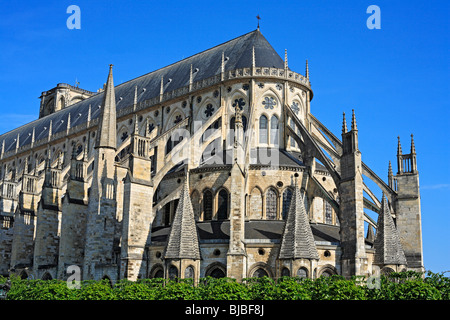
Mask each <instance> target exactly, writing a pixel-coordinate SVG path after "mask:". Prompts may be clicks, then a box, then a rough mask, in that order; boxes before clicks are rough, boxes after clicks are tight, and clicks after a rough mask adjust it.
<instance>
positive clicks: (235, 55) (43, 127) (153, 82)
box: [0, 30, 284, 152]
mask: <svg viewBox="0 0 450 320" xmlns="http://www.w3.org/2000/svg"><path fill="white" fill-rule="evenodd" d="M253 47H254V48H255V66H256V67H275V68H284V61H283V59H282V58H281V57H280V56H279V55H278V54H277V52H276V51H275V50H274V49H273V48H272V46H271V45H270V43H269V42H268V41H267V40H266V38H265V37H264V36H263V35H262V34H261V32H260V31H259V30H255V31H252V32H249V33H247V34H244V35H242V36H240V37H237V38H235V39H232V40H230V41H227V42H225V43H223V44H220V45H218V46H215V47H213V48H210V49H208V50H205V51H203V52H200V53H198V54H195V55H193V56H191V57H188V58H186V59H183V60H181V61H178V62H175V63H173V64H171V65H169V66H166V67H164V68H161V69H158V70H156V71H153V72H150V73H147V74H145V75H143V76H140V77H138V78H135V79H132V80H130V81H127V82H125V83H122V84H119V85H117V86H116V87H115V96H116V110H117V114H119V111H120V110H121V109H123V108H125V107H128V106H130V105H132V104H133V102H134V95H135V87H136V86H137V88H138V90H137V92H138V96H137V103H140V102H142V101H145V100H148V99H151V98H155V97H158V96H159V94H160V88H161V78H164V92H169V91H172V90H175V89H178V88H182V87H184V86H187V85H189V79H190V69H191V65H192V68H193V70H194V71H195V72H194V73H193V81H194V82H195V81H199V80H203V79H207V78H209V77H212V76H214V75H217V74H220V73H221V65H222V53H223V54H224V56H225V59H226V61H225V72H227V71H229V70H235V69H239V68H244V67H251V66H252V51H253ZM169 79H171V81H170V80H169ZM144 89H145V90H144ZM103 95H104V92H101V93H98V94H96V95H94V96H92V97H90V98H87V99H85V100H83V101H80V102H78V103H76V104H74V105H72V106H69V107H67V108H65V109H63V110H60V111H58V112H55V113H52V114H50V115H48V116H46V117H43V118H41V119H38V120H35V121H33V122H30V123H28V124H25V125H23V126H21V127H19V128H16V129H14V130H12V131H9V132H7V133H5V134H3V135H1V136H0V144H1V143H2V142H3V141H5V149H4V151H5V152H7V151H10V150H14V149H15V148H16V139H17V135H18V134H19V135H20V138H19V147H22V146H24V145H27V144H30V143H31V139H32V138H31V137H32V132H33V128H35V141H37V140H39V139H42V138H46V137H48V132H49V128H50V123H52V134H56V133H58V132H61V131H64V130H66V129H67V123H68V121H67V119H68V115H69V113H70V120H71V123H70V126H71V127H74V126H77V125H80V124H83V123H86V122H87V119H88V110H89V105H91V120H94V119H97V118H98V117H99V116H100V109H99V106H101V104H102V100H103Z"/></svg>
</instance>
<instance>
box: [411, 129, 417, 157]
mask: <svg viewBox="0 0 450 320" xmlns="http://www.w3.org/2000/svg"><path fill="white" fill-rule="evenodd" d="M411 154H416V146H415V145H414V135H413V134H412V133H411Z"/></svg>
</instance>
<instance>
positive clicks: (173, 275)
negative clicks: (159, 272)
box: [169, 266, 178, 280]
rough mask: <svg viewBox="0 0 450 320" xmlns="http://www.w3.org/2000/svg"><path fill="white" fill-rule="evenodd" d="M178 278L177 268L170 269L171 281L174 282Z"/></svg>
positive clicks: (171, 267)
mask: <svg viewBox="0 0 450 320" xmlns="http://www.w3.org/2000/svg"><path fill="white" fill-rule="evenodd" d="M176 278H178V269H177V267H175V266H170V267H169V279H171V280H173V279H176Z"/></svg>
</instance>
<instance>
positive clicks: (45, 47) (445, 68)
mask: <svg viewBox="0 0 450 320" xmlns="http://www.w3.org/2000/svg"><path fill="white" fill-rule="evenodd" d="M72 4H74V5H78V6H79V7H80V9H81V29H80V30H69V29H68V28H67V26H66V20H67V18H69V16H70V14H67V13H66V10H67V7H68V6H69V5H72ZM372 4H375V5H378V6H379V7H380V9H381V29H379V30H376V29H374V30H369V29H368V28H367V27H366V20H367V18H368V17H369V16H370V15H369V14H367V13H366V9H367V7H368V6H369V5H372ZM449 9H450V2H449V1H379V0H373V1H312V0H311V1H309V0H308V1H300V0H296V1H281V0H278V1H263V0H259V1H247V0H246V1H242V0H240V1H167V0H165V1H100V0H99V1H80V0H71V1H61V0H58V1H45V2H44V1H2V2H1V8H0V10H1V12H0V112H1V113H0V114H1V116H0V132H1V133H3V132H6V131H9V130H11V129H13V128H15V127H17V126H19V125H22V124H25V123H27V122H29V121H31V120H33V119H36V118H37V116H38V112H39V100H38V97H39V96H40V94H41V92H42V91H44V90H48V89H50V88H53V87H54V86H55V85H56V84H57V83H60V82H65V83H69V84H75V81H76V79H77V80H78V81H79V82H80V87H82V88H84V89H87V90H91V91H96V90H97V89H98V88H100V87H102V85H103V83H104V82H105V81H106V76H107V72H108V64H110V63H112V64H114V65H115V67H114V80H115V84H116V85H117V84H119V83H121V82H125V81H127V80H130V79H132V78H135V77H138V76H140V75H142V74H145V73H147V72H150V71H153V70H155V69H158V68H161V67H164V66H166V65H168V64H171V63H173V62H176V61H178V60H180V59H182V58H186V57H188V56H190V55H193V54H195V53H197V52H200V51H203V50H205V49H208V48H210V47H212V46H215V45H218V44H220V43H223V42H225V41H228V40H230V39H233V38H235V37H238V36H240V35H242V34H244V33H247V32H249V31H252V30H254V29H256V24H257V20H256V15H257V14H259V15H260V16H261V18H262V19H261V22H260V24H261V32H262V33H263V35H264V36H265V37H266V38H267V39H268V41H269V42H270V43H271V44H272V46H273V47H274V48H275V50H277V52H278V53H279V54H280V55H281V56H283V55H284V49H287V50H288V56H289V67H290V68H291V69H292V70H294V71H297V72H300V73H303V72H304V70H305V60H306V59H308V60H309V67H310V78H311V82H312V88H313V90H314V99H313V101H312V103H311V109H312V113H313V114H314V115H315V116H316V117H317V118H318V119H319V120H320V121H322V123H324V124H325V125H326V126H327V127H328V128H329V129H330V130H332V131H333V132H334V134H335V135H337V136H338V137H339V136H340V133H341V124H342V112H344V111H345V112H346V113H347V114H348V115H350V114H351V110H352V109H355V111H356V116H357V124H358V129H359V138H360V150H361V152H362V157H363V161H364V162H366V163H367V164H368V165H369V166H370V167H371V168H372V169H373V170H374V171H375V172H376V173H377V174H378V175H379V176H380V177H382V178H383V179H387V169H388V161H389V160H391V161H392V163H393V168H394V172H396V170H397V168H396V150H397V136H398V135H399V136H400V137H401V141H402V147H403V150H404V151H405V152H409V148H410V134H411V133H414V137H415V144H416V150H417V154H418V156H417V158H418V160H417V161H418V169H419V172H420V183H421V204H422V227H423V247H424V261H425V267H426V268H427V269H430V270H432V271H435V272H440V271H445V270H450V205H449V203H450V201H448V197H449V195H450V170H449V166H450V161H449V159H450V152H449V146H450V144H449V134H448V130H449V127H450V120H449V119H450V111H449V109H450V105H449V101H450V96H449V83H450V78H449V74H450V68H449V66H450V64H449V49H450V45H449V34H450V33H449V31H450V30H449V28H450V27H449V22H448V19H449V17H448V16H449ZM349 118H350V117H348V118H347V119H349ZM377 194H378V195H379V194H380V193H377Z"/></svg>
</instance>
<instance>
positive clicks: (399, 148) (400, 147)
mask: <svg viewBox="0 0 450 320" xmlns="http://www.w3.org/2000/svg"><path fill="white" fill-rule="evenodd" d="M397 139H398V144H397V155H401V154H402V145H401V144H400V136H398V137H397Z"/></svg>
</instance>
